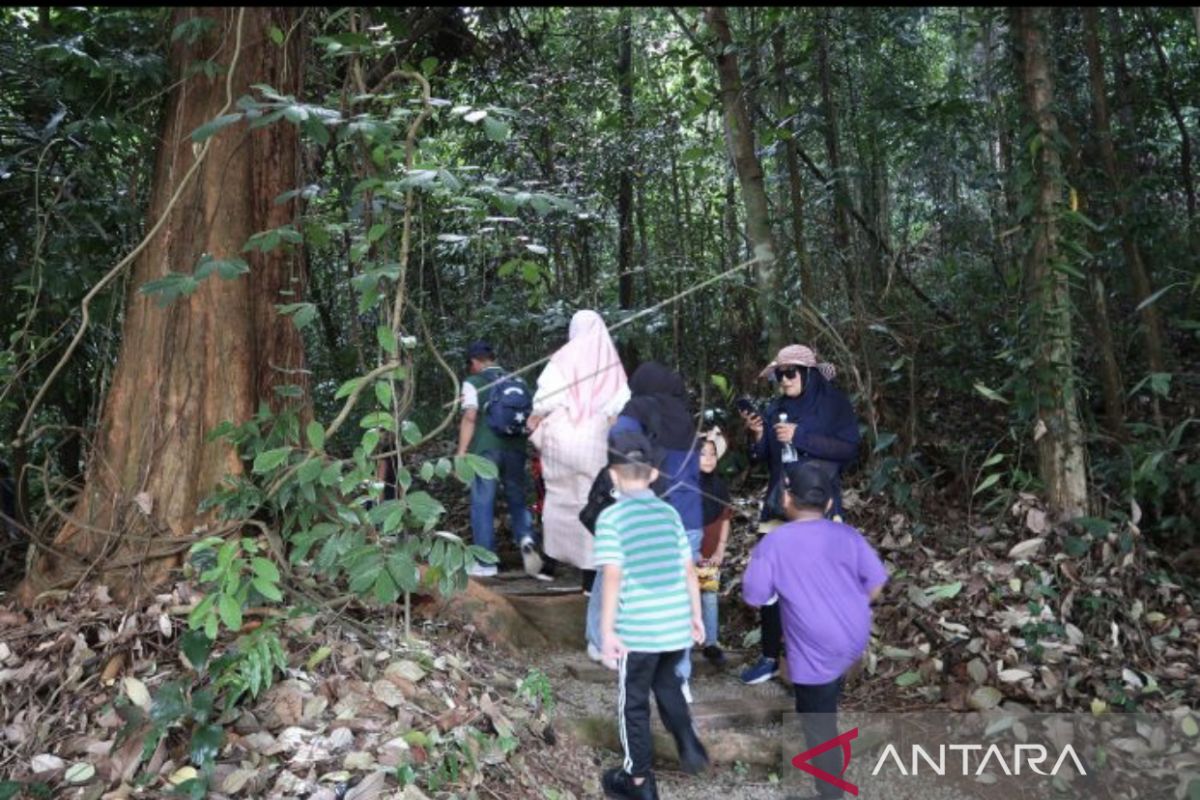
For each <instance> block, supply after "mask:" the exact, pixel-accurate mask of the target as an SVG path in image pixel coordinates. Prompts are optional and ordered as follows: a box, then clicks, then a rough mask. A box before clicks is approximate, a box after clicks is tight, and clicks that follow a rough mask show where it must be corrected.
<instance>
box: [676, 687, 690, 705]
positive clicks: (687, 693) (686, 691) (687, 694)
mask: <svg viewBox="0 0 1200 800" xmlns="http://www.w3.org/2000/svg"><path fill="white" fill-rule="evenodd" d="M679 689H680V691H682V692H683V699H684V700H686V701H687V704H688V705H689V706H690V705H691V704H692V687H691V686H689V685H688V682H687V681H684V682H683V683H682V684H681V685H680V686H679Z"/></svg>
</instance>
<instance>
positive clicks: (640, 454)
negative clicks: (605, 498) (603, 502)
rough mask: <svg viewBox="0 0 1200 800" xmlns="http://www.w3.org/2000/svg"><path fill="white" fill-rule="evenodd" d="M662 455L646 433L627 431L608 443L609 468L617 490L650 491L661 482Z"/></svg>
mask: <svg viewBox="0 0 1200 800" xmlns="http://www.w3.org/2000/svg"><path fill="white" fill-rule="evenodd" d="M657 464H658V453H657V451H656V449H655V447H654V445H653V444H651V443H650V440H649V439H647V438H646V437H645V435H644V434H641V433H637V432H634V431H626V432H623V433H618V434H614V435H613V436H610V437H609V440H608V469H609V473H610V474H611V475H612V479H613V484H615V485H616V487H617V491H618V492H620V493H622V494H626V493H628V492H631V491H636V490H638V489H646V488H649V486H650V484H652V483H654V481H655V480H657V479H658V468H657V467H656V465H657Z"/></svg>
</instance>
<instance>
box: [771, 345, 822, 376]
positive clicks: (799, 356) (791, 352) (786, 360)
mask: <svg viewBox="0 0 1200 800" xmlns="http://www.w3.org/2000/svg"><path fill="white" fill-rule="evenodd" d="M788 364H796V365H799V366H801V367H816V368H817V370H818V371H819V372H820V373H821V374H822V375H824V376H825V380H827V381H831V380H833V379H834V378H835V377H836V376H837V368H836V367H834V366H833V364H829V363H824V362H822V361H821V358H820V356H818V355H817V351H816V350H813V349H812V348H811V347H809V346H807V345H803V344H789V345H788V346H787V347H785V348H783V349H782V350H780V351H779V354H778V355H776V356H775V360H774V361H772V362H771V363H770V364H767V366H766V367H765V368H764V369H763V371H762V372H760V373H758V377H760V378H766V377H767V376H769V375H770V374H771V372H772V371H773V370H774V369H775V368H776V367H784V366H787V365H788Z"/></svg>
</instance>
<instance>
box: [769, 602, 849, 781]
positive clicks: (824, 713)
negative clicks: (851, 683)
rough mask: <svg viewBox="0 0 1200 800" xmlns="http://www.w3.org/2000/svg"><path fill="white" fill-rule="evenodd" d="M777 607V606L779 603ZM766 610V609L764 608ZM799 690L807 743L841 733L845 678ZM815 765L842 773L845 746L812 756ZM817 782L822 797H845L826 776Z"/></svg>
mask: <svg viewBox="0 0 1200 800" xmlns="http://www.w3.org/2000/svg"><path fill="white" fill-rule="evenodd" d="M776 607H777V606H776ZM763 610H764V611H765V610H766V609H763ZM792 688H793V689H794V690H795V692H796V713H797V714H800V715H801V717H800V722H801V725H803V727H804V747H805V749H811V748H813V747H816V746H817V745H819V744H822V743H824V742H828V741H829V740H830V739H832V738H834V737H835V736H837V735H838V729H837V705H838V697H839V696H840V695H841V693H842V679H841V678H838V679H837V680H835V681H830V682H829V683H822V684H815V685H813V684H808V685H806V684H800V683H796V684H793V685H792ZM811 763H812V765H813V766H814V767H816V768H817V769H822V770H824V771H825V772H827V773H829V774H830V775H839V776H840V775H841V774H842V763H843V758H842V748H840V747H835V748H833V749H832V750H827V751H826V752H824V753H822V754H821V755H819V756H817V757H815V758H814V759H813V760H812V762H811ZM813 781H814V782H815V783H816V789H817V795H818V796H819V797H821V798H830V800H832V798H835V797H842V796H843V792H842V790H841V789H839V788H838V787H836V786H834V785H832V784H829V783H826V782H825V781H822V780H817V779H816V778H815V777H814V778H813Z"/></svg>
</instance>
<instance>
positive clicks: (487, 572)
mask: <svg viewBox="0 0 1200 800" xmlns="http://www.w3.org/2000/svg"><path fill="white" fill-rule="evenodd" d="M499 572H500V570H499V569H497V568H496V565H495V564H480V563H478V562H476V563H474V564H472V565H471V566H469V567H467V574H468V575H470V576H471V577H472V578H494V577H496V575H497V574H498V573H499Z"/></svg>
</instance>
